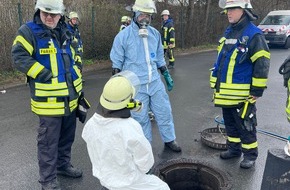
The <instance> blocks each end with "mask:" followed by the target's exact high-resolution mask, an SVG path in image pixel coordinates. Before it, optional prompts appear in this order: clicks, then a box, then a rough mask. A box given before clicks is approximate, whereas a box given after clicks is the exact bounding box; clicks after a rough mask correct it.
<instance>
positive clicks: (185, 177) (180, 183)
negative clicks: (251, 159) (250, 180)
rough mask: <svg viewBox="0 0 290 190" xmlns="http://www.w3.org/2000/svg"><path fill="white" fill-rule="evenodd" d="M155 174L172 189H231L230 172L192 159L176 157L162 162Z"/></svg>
mask: <svg viewBox="0 0 290 190" xmlns="http://www.w3.org/2000/svg"><path fill="white" fill-rule="evenodd" d="M154 174H155V175H157V176H158V177H159V178H161V179H162V180H163V181H165V182H166V183H167V184H168V186H169V187H170V189H171V190H230V189H231V185H230V181H229V178H228V174H227V173H225V172H223V171H221V170H219V169H217V168H214V167H212V166H209V165H208V164H205V163H201V162H197V161H195V160H192V159H184V158H182V159H175V160H168V161H166V162H165V163H161V164H159V165H158V166H156V168H155V169H154Z"/></svg>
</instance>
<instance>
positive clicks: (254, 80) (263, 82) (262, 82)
mask: <svg viewBox="0 0 290 190" xmlns="http://www.w3.org/2000/svg"><path fill="white" fill-rule="evenodd" d="M267 80H268V79H261V78H255V77H253V78H252V85H253V86H256V87H262V88H263V87H264V88H265V87H266V86H267Z"/></svg>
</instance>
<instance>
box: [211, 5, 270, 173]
mask: <svg viewBox="0 0 290 190" xmlns="http://www.w3.org/2000/svg"><path fill="white" fill-rule="evenodd" d="M219 4H220V6H221V7H222V8H223V9H224V10H225V12H226V14H227V17H228V21H229V26H228V27H227V29H226V30H225V33H224V36H223V37H222V38H221V39H220V40H219V46H218V56H217V59H216V62H215V64H214V67H213V68H212V69H211V70H212V72H211V78H210V85H211V88H213V89H214V96H213V98H214V104H215V106H216V107H221V108H222V113H223V118H224V123H225V128H226V132H227V145H228V150H227V151H224V152H222V153H221V154H220V158H222V159H231V158H235V157H240V156H241V155H242V153H243V160H242V161H241V163H240V167H241V168H245V169H248V168H251V167H253V166H254V164H255V160H256V159H257V157H258V142H257V135H256V126H257V119H256V105H255V102H256V101H257V99H258V98H259V97H261V96H262V95H263V91H264V90H265V89H266V87H267V86H266V83H267V78H268V72H269V66H270V52H269V48H268V46H267V43H266V40H265V38H264V36H263V33H262V31H261V30H260V29H258V28H257V27H256V26H255V25H254V24H253V23H252V21H253V20H255V19H257V16H256V15H255V14H254V13H253V12H252V5H251V3H250V1H249V0H220V2H219Z"/></svg>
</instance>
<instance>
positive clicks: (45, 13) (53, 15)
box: [40, 11, 59, 18]
mask: <svg viewBox="0 0 290 190" xmlns="http://www.w3.org/2000/svg"><path fill="white" fill-rule="evenodd" d="M40 13H41V14H42V15H43V16H44V17H48V15H49V16H50V17H51V18H55V17H56V16H58V15H59V14H53V13H47V12H43V11H40Z"/></svg>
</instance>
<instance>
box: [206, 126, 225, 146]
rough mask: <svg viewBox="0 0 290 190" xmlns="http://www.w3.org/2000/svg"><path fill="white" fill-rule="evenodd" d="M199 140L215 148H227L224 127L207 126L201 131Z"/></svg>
mask: <svg viewBox="0 0 290 190" xmlns="http://www.w3.org/2000/svg"><path fill="white" fill-rule="evenodd" d="M201 142H203V143H204V144H206V145H207V146H209V147H211V148H215V149H221V150H226V149H227V137H226V130H225V128H220V127H216V128H208V129H205V130H203V131H202V132H201Z"/></svg>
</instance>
